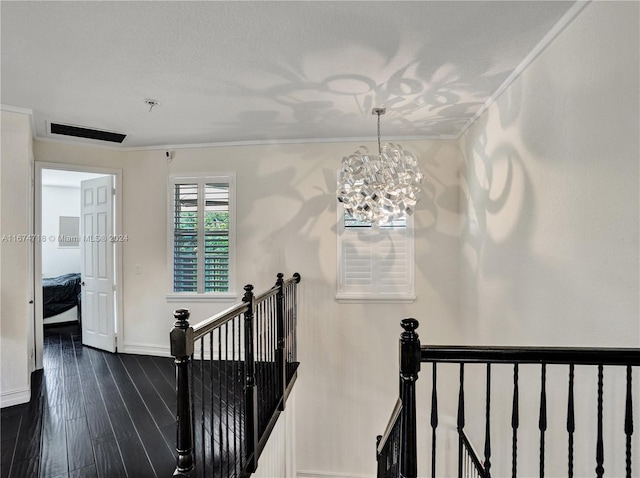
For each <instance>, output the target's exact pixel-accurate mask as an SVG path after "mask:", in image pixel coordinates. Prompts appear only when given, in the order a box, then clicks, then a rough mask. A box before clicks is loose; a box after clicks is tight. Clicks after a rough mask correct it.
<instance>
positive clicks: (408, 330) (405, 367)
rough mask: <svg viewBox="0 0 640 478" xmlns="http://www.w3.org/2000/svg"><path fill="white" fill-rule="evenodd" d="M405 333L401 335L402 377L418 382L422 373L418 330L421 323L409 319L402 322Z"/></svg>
mask: <svg viewBox="0 0 640 478" xmlns="http://www.w3.org/2000/svg"><path fill="white" fill-rule="evenodd" d="M400 325H401V326H402V328H403V329H404V332H402V333H401V334H400V375H401V376H402V377H403V378H405V379H410V380H418V372H419V371H420V339H419V338H418V334H417V333H416V329H417V328H418V327H419V326H420V323H419V322H418V321H417V320H416V319H412V318H407V319H404V320H402V322H400Z"/></svg>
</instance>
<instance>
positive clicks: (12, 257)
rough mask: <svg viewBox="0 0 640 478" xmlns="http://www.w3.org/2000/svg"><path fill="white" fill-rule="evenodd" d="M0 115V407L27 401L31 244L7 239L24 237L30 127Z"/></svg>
mask: <svg viewBox="0 0 640 478" xmlns="http://www.w3.org/2000/svg"><path fill="white" fill-rule="evenodd" d="M0 114H1V116H0V120H1V122H2V141H1V143H2V146H1V150H0V217H1V219H2V220H1V222H0V236H4V237H5V240H3V241H1V242H0V264H2V268H1V270H0V291H1V292H0V332H1V340H0V344H1V347H0V363H1V364H2V367H1V373H0V402H1V404H2V406H8V405H14V404H16V403H22V402H24V401H27V400H28V399H29V383H30V369H29V367H30V365H29V363H30V361H29V358H30V354H31V352H32V347H31V346H30V343H29V340H28V336H29V330H30V327H31V322H30V319H29V317H30V310H31V307H29V305H28V302H29V299H30V295H29V294H30V288H29V287H28V283H27V280H28V272H27V262H28V248H29V246H30V245H31V243H29V242H17V241H16V240H15V238H13V237H11V236H13V235H16V234H24V235H26V234H28V233H29V232H30V231H29V223H28V220H29V211H28V209H29V208H28V205H29V167H30V166H29V160H30V159H29V158H30V156H31V123H30V117H29V115H28V114H21V113H15V112H11V111H5V110H2V112H1V113H0ZM5 235H6V236H5Z"/></svg>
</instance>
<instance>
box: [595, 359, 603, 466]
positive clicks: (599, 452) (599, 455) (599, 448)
mask: <svg viewBox="0 0 640 478" xmlns="http://www.w3.org/2000/svg"><path fill="white" fill-rule="evenodd" d="M603 368H604V367H603V366H602V365H598V439H597V444H596V476H597V478H602V477H603V476H604V466H603V465H604V443H603V439H602V383H603Z"/></svg>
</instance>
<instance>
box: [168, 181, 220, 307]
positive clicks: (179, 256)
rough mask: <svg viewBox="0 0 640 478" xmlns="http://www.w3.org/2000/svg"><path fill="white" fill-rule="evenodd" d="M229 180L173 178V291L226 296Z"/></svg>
mask: <svg viewBox="0 0 640 478" xmlns="http://www.w3.org/2000/svg"><path fill="white" fill-rule="evenodd" d="M214 179H216V180H214ZM217 179H223V180H224V179H229V182H223V181H218V180H217ZM230 180H231V178H227V177H222V178H206V177H203V178H181V179H174V180H173V208H172V209H173V292H174V293H187V294H189V293H190V294H215V293H222V294H225V293H226V294H227V295H228V293H229V292H230V290H231V286H232V284H231V263H232V259H231V256H232V250H231V243H232V234H231V210H230V196H231V186H230Z"/></svg>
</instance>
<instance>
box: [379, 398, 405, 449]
mask: <svg viewBox="0 0 640 478" xmlns="http://www.w3.org/2000/svg"><path fill="white" fill-rule="evenodd" d="M400 413H402V400H400V398H398V400H396V404H395V405H394V407H393V412H391V418H390V419H389V423H387V428H386V429H385V431H384V434H382V435H380V437H379V438H380V439H379V440H378V447H377V451H378V454H380V453H382V449H383V448H384V446H385V445H386V444H387V440H388V439H389V436H390V435H391V432H392V431H393V427H394V426H395V425H396V422H397V421H398V418H399V417H400Z"/></svg>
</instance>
